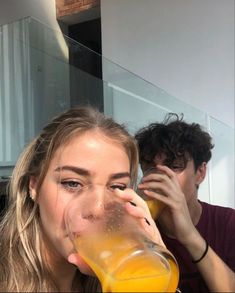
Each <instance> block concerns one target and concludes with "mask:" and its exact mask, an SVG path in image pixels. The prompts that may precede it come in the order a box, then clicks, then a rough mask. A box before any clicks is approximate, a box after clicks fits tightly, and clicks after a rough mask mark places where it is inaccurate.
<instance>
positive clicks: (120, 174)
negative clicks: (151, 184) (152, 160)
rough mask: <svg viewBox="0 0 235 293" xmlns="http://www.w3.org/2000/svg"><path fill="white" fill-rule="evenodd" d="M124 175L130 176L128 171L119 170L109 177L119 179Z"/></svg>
mask: <svg viewBox="0 0 235 293" xmlns="http://www.w3.org/2000/svg"><path fill="white" fill-rule="evenodd" d="M125 177H128V178H130V177H131V175H130V173H129V172H120V173H114V174H111V175H110V178H111V179H121V178H125Z"/></svg>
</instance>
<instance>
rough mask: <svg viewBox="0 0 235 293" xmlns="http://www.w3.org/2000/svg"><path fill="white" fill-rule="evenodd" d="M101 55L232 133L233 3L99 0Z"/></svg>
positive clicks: (215, 0) (215, 1)
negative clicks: (227, 126)
mask: <svg viewBox="0 0 235 293" xmlns="http://www.w3.org/2000/svg"><path fill="white" fill-rule="evenodd" d="M101 19H102V50H103V55H104V56H105V57H107V58H108V59H110V60H112V61H114V62H116V63H118V64H119V65H121V66H123V67H124V68H126V69H128V70H130V71H132V72H134V73H136V74H137V75H139V76H140V77H142V78H144V79H146V80H147V81H150V82H152V83H153V84H155V85H157V86H159V87H160V88H162V89H164V90H165V91H166V92H168V93H170V94H171V95H173V96H175V97H177V98H179V99H182V100H183V101H186V102H187V103H189V104H191V105H193V106H195V107H197V108H199V109H202V110H203V111H205V112H207V113H208V114H209V115H211V116H213V117H215V118H216V119H219V120H221V121H223V122H224V123H226V124H228V125H229V126H231V127H233V128H234V0H223V1H221V0H144V1H141V0H101Z"/></svg>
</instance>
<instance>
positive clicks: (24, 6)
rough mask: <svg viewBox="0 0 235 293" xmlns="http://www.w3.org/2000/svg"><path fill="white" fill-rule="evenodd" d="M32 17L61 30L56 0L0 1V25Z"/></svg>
mask: <svg viewBox="0 0 235 293" xmlns="http://www.w3.org/2000/svg"><path fill="white" fill-rule="evenodd" d="M27 16H32V17H34V18H36V19H37V20H39V21H40V22H42V23H44V24H46V25H47V26H49V27H51V28H54V29H57V30H58V29H59V26H58V23H57V20H56V7H55V0H0V25H1V24H6V23H9V22H12V21H15V20H18V19H20V18H23V17H27Z"/></svg>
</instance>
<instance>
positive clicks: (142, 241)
mask: <svg viewBox="0 0 235 293" xmlns="http://www.w3.org/2000/svg"><path fill="white" fill-rule="evenodd" d="M89 189H91V190H90V191H89ZM90 193H92V187H90V188H87V191H83V192H81V193H80V194H79V195H78V196H76V197H74V199H73V200H72V201H71V202H70V203H69V204H68V206H67V208H66V210H65V223H66V227H67V229H68V233H69V235H70V238H71V240H72V241H73V243H74V247H75V249H76V251H77V252H78V253H79V255H80V256H81V257H82V258H83V259H84V260H85V262H86V263H87V264H88V265H89V266H90V267H91V268H92V270H93V271H94V272H95V274H96V275H97V277H98V279H99V280H100V282H101V285H102V291H103V292H174V291H175V290H176V288H177V284H178V277H179V272H178V266H177V262H176V260H175V258H174V256H173V255H172V254H171V253H170V252H169V251H168V250H166V249H165V248H163V247H160V246H158V245H156V244H155V243H154V242H152V241H151V240H150V239H149V238H148V237H147V236H146V235H145V233H144V231H143V228H141V227H140V224H139V222H138V221H137V220H136V219H134V218H133V217H132V216H130V215H129V214H128V213H127V211H126V209H125V208H124V206H123V205H124V202H123V201H121V200H119V199H118V198H117V197H116V196H115V195H114V194H113V192H112V191H104V199H103V203H102V204H100V201H99V203H98V202H96V201H95V200H94V198H92V197H91V196H89V194H90Z"/></svg>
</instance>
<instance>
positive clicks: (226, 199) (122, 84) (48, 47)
mask: <svg viewBox="0 0 235 293" xmlns="http://www.w3.org/2000/svg"><path fill="white" fill-rule="evenodd" d="M0 42H1V43H0V64H1V65H0V66H1V71H0V74H1V75H0V88H1V91H0V105H1V107H0V176H8V175H10V174H11V170H12V168H13V166H14V164H15V162H16V160H17V157H18V156H19V153H20V152H21V150H22V149H23V147H24V146H25V145H26V144H27V143H28V142H29V141H30V140H31V139H32V138H33V137H34V136H35V135H37V133H38V132H39V131H40V130H41V129H42V127H43V126H44V125H45V124H46V123H47V122H48V121H49V120H51V118H52V117H53V116H55V115H56V114H57V113H60V112H62V111H64V110H66V109H69V108H71V107H73V106H75V105H84V104H89V105H92V106H95V107H97V108H99V109H100V110H102V111H104V112H105V114H107V115H110V116H112V117H113V118H114V119H115V120H116V121H118V122H120V123H125V124H126V125H127V127H128V129H129V131H130V132H131V133H132V134H134V133H135V132H136V131H137V130H138V129H139V128H140V127H142V126H145V125H147V124H148V123H150V122H153V121H162V120H163V119H164V117H165V115H166V114H167V113H168V112H175V113H178V114H180V113H183V114H184V117H185V120H186V121H188V122H197V123H200V124H201V125H203V126H204V127H205V128H206V129H207V130H208V131H209V132H210V133H211V135H212V137H213V139H214V143H215V148H214V149H213V157H212V160H211V162H210V163H209V166H208V169H209V170H208V175H207V177H206V180H205V182H204V183H203V185H202V187H201V188H200V192H199V193H200V199H202V200H205V201H207V202H212V203H217V204H219V205H224V206H233V207H234V206H235V203H234V128H232V127H229V126H227V125H225V124H223V123H222V122H220V121H217V120H216V119H214V118H212V117H210V116H209V115H208V114H207V113H205V112H204V111H202V110H199V109H196V108H194V107H192V106H190V105H188V104H186V103H184V102H182V101H181V100H179V99H177V98H175V97H173V96H171V95H169V94H168V93H166V92H165V91H164V90H162V89H160V88H158V87H156V86H154V85H153V84H151V83H149V82H147V81H145V80H143V79H141V78H140V77H139V76H137V75H135V74H133V73H131V72H129V71H127V70H126V69H124V68H122V67H120V66H119V65H117V64H115V63H113V62H111V61H110V60H108V59H106V58H104V57H103V56H101V55H100V54H97V53H95V52H94V51H92V50H90V49H88V48H87V47H85V46H83V45H81V44H79V43H77V42H76V41H74V40H72V39H70V38H68V37H66V36H65V35H63V34H62V33H61V32H59V31H54V30H52V29H50V28H48V27H47V26H45V25H43V24H42V23H40V22H38V21H36V20H34V19H32V18H25V19H22V20H19V21H17V22H14V23H11V24H7V25H3V26H1V27H0ZM91 64H92V66H93V67H95V68H96V67H97V68H98V67H99V66H100V65H102V71H100V72H98V73H97V71H94V70H93V71H92V70H90V65H91Z"/></svg>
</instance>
